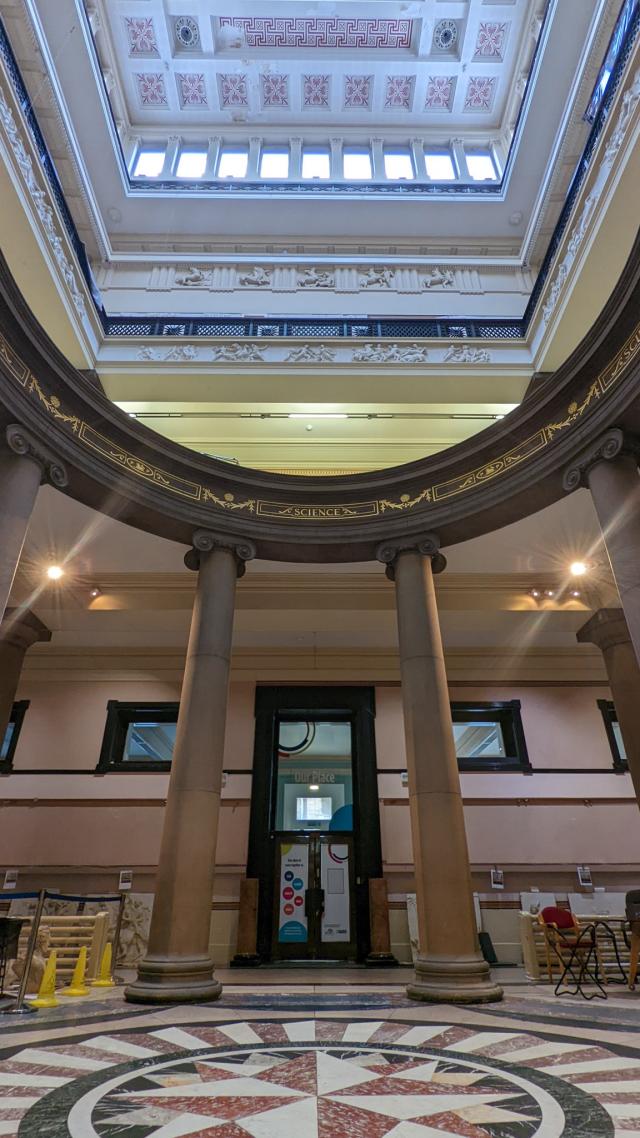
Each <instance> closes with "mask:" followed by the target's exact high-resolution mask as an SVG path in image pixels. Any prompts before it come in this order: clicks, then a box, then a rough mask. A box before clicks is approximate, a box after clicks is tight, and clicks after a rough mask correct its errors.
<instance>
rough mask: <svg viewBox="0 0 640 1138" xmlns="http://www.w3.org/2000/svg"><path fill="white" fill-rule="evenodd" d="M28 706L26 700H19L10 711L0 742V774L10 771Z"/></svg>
mask: <svg viewBox="0 0 640 1138" xmlns="http://www.w3.org/2000/svg"><path fill="white" fill-rule="evenodd" d="M28 706H29V700H28V699H19V700H17V702H16V703H14V705H13V707H12V709H11V717H10V719H9V722H8V723H7V727H6V730H5V733H4V736H3V738H2V739H1V740H0V774H2V773H5V772H6V771H10V770H11V768H12V766H13V756H14V755H15V752H16V747H17V745H18V738H19V736H20V730H21V728H22V721H23V719H24V716H25V712H26V710H27V708H28Z"/></svg>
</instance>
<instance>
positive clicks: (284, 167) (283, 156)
mask: <svg viewBox="0 0 640 1138" xmlns="http://www.w3.org/2000/svg"><path fill="white" fill-rule="evenodd" d="M260 177H261V178H288V177H289V151H288V150H263V151H262V155H261V157H260Z"/></svg>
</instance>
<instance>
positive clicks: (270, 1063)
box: [0, 1009, 640, 1138]
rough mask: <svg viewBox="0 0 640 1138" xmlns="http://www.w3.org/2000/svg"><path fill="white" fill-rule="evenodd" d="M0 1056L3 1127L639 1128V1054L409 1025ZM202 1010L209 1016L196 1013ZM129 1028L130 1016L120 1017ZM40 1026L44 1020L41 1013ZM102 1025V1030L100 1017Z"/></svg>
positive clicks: (146, 1036)
mask: <svg viewBox="0 0 640 1138" xmlns="http://www.w3.org/2000/svg"><path fill="white" fill-rule="evenodd" d="M161 1015H162V1013H159V1015H157V1016H156V1017H155V1018H154V1017H150V1019H151V1023H150V1024H146V1025H145V1027H141V1025H140V1024H139V1022H138V1023H137V1025H136V1020H135V1019H132V1020H131V1024H132V1026H131V1028H130V1029H127V1027H126V1026H124V1027H122V1026H121V1025H118V1029H117V1030H114V1031H109V1032H108V1033H104V1034H96V1033H95V1032H94V1033H93V1034H88V1033H87V1032H86V1030H84V1031H83V1033H82V1035H80V1034H79V1033H78V1034H76V1035H74V1037H73V1038H68V1039H62V1040H60V1039H58V1040H57V1041H53V1042H52V1041H51V1040H50V1039H43V1040H39V1041H37V1042H36V1043H33V1042H30V1043H29V1044H28V1045H27V1046H22V1047H20V1046H14V1047H12V1048H9V1049H7V1050H6V1051H4V1052H3V1053H2V1054H1V1055H0V1135H3V1136H7V1138H9V1136H10V1138H446V1136H447V1135H449V1136H453V1135H455V1136H459V1138H614V1136H615V1135H620V1136H621V1138H637V1136H638V1135H639V1134H640V1131H639V1130H638V1129H636V1127H637V1125H638V1121H639V1120H640V1094H639V1093H638V1087H639V1085H640V1053H638V1054H637V1055H636V1054H635V1053H632V1052H630V1051H628V1050H627V1052H626V1053H625V1054H622V1053H621V1052H620V1053H618V1052H615V1051H613V1050H610V1049H608V1048H607V1047H604V1046H600V1045H597V1044H595V1043H593V1042H591V1041H589V1042H576V1041H575V1040H573V1039H571V1038H568V1037H567V1036H566V1035H562V1036H560V1035H558V1034H555V1035H553V1036H551V1037H550V1036H549V1035H545V1034H544V1033H543V1034H540V1033H537V1034H534V1033H533V1031H532V1029H531V1028H530V1027H529V1026H527V1029H526V1030H524V1031H523V1030H516V1029H513V1028H511V1029H510V1030H500V1029H499V1027H493V1026H491V1027H486V1026H485V1025H483V1026H482V1027H481V1028H480V1027H476V1026H471V1025H469V1026H467V1025H463V1024H460V1023H456V1024H452V1023H447V1022H444V1023H443V1022H442V1021H441V1022H439V1023H438V1022H415V1020H413V1021H410V1022H407V1021H406V1020H404V1021H401V1020H393V1019H386V1020H379V1019H378V1020H374V1019H373V1018H371V1019H355V1020H353V1021H352V1022H349V1021H348V1020H346V1019H339V1018H336V1019H329V1018H319V1019H308V1020H305V1019H291V1018H278V1019H276V1018H274V1019H263V1020H246V1021H238V1020H234V1021H232V1022H224V1021H223V1020H222V1019H218V1018H217V1017H208V1016H207V1012H206V1011H205V1009H200V1013H199V1017H198V1018H197V1020H196V1021H195V1022H190V1021H189V1019H188V1018H187V1017H188V1012H187V1010H186V1009H185V1019H184V1021H183V1022H182V1023H181V1024H180V1026H178V1025H177V1024H176V1023H175V1021H174V1022H173V1023H171V1024H170V1025H169V1026H166V1023H167V1021H166V1020H165V1021H164V1023H165V1025H163V1021H162V1019H161ZM203 1015H204V1017H205V1018H203ZM124 1022H125V1024H126V1018H125V1020H124ZM43 1023H44V1021H43ZM105 1026H106V1025H105Z"/></svg>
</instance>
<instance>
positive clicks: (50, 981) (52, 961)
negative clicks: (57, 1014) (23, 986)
mask: <svg viewBox="0 0 640 1138" xmlns="http://www.w3.org/2000/svg"><path fill="white" fill-rule="evenodd" d="M56 961H57V953H56V950H55V948H54V950H53V952H51V953H50V954H49V959H48V960H47V963H46V965H45V969H44V973H43V976H42V981H41V983H40V987H39V989H38V995H37V996H36V998H35V1000H29V1004H30V1006H31V1007H32V1008H57V1007H59V1006H60V1004H59V1001H58V1000H56Z"/></svg>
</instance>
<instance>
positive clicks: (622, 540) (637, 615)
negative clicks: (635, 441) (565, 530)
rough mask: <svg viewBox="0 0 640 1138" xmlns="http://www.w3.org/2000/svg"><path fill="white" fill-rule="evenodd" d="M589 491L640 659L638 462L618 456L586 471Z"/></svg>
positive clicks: (639, 495) (631, 458) (632, 456)
mask: <svg viewBox="0 0 640 1138" xmlns="http://www.w3.org/2000/svg"><path fill="white" fill-rule="evenodd" d="M587 480H588V483H589V489H590V490H591V495H592V498H593V503H594V506H595V508H596V513H597V515H598V521H599V522H600V528H601V529H602V534H603V537H604V540H605V544H606V547H607V553H608V555H609V560H610V562H611V569H612V571H613V576H614V578H615V582H616V585H617V587H618V593H619V594H620V601H621V604H622V608H623V610H624V615H625V619H626V621H627V625H628V628H629V634H630V636H631V641H632V643H633V646H634V649H635V653H636V657H637V659H638V660H640V476H639V475H638V460H637V458H636V457H635V456H634V455H631V454H624V453H623V454H620V455H618V456H617V457H616V458H613V459H611V460H603V461H601V462H596V463H595V464H594V465H593V466H591V467H590V469H589V470H588V472H587Z"/></svg>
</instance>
